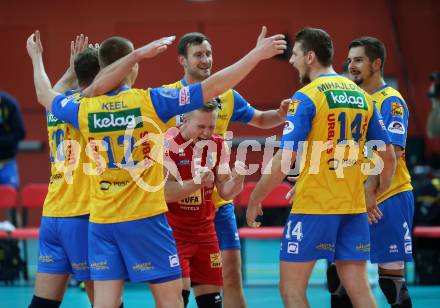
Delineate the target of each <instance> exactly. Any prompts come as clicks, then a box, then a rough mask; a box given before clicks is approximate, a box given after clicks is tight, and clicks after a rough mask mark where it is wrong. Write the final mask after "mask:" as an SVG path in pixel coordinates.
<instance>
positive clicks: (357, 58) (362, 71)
mask: <svg viewBox="0 0 440 308" xmlns="http://www.w3.org/2000/svg"><path fill="white" fill-rule="evenodd" d="M347 63H348V72H349V77H350V79H351V80H353V81H354V82H355V83H356V84H357V85H362V84H363V83H365V82H367V81H368V80H369V79H370V78H371V77H372V76H373V75H374V73H375V71H376V70H377V69H375V68H374V65H373V63H372V62H371V61H370V59H369V58H368V57H367V55H366V53H365V47H363V46H359V47H352V48H350V50H349V52H348V57H347Z"/></svg>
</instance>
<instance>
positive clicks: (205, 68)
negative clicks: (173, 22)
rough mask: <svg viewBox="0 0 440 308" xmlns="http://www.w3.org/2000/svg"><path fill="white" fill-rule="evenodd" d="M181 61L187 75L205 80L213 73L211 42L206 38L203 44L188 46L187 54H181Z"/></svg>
mask: <svg viewBox="0 0 440 308" xmlns="http://www.w3.org/2000/svg"><path fill="white" fill-rule="evenodd" d="M179 61H180V63H181V64H182V65H183V67H184V69H185V74H186V75H189V76H190V77H191V78H192V79H194V80H197V81H202V80H205V79H206V78H208V77H209V76H210V75H211V68H212V48H211V44H210V43H209V42H208V41H206V40H204V41H203V42H202V43H201V44H197V45H196V44H191V45H189V46H187V52H186V56H182V55H181V56H179Z"/></svg>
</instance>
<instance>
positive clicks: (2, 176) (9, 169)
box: [0, 158, 20, 189]
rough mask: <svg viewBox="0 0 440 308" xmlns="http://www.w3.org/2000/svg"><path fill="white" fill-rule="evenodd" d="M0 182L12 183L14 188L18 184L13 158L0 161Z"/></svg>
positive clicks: (3, 183) (4, 183) (15, 163)
mask: <svg viewBox="0 0 440 308" xmlns="http://www.w3.org/2000/svg"><path fill="white" fill-rule="evenodd" d="M0 184H2V185H12V186H14V187H15V189H18V187H19V186H20V180H19V178H18V169H17V162H16V160H15V158H14V159H9V160H6V161H4V162H0Z"/></svg>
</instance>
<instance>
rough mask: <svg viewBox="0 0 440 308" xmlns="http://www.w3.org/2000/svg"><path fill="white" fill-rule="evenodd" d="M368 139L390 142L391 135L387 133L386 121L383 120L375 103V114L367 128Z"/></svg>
mask: <svg viewBox="0 0 440 308" xmlns="http://www.w3.org/2000/svg"><path fill="white" fill-rule="evenodd" d="M366 137H367V141H370V140H381V141H383V142H385V143H386V144H390V143H391V140H390V136H389V135H388V133H387V130H386V126H385V123H384V122H383V119H382V116H381V115H380V113H379V111H378V110H377V108H376V105H375V104H373V116H372V117H371V119H370V122H369V123H368V129H367V136H366Z"/></svg>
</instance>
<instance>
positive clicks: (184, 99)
mask: <svg viewBox="0 0 440 308" xmlns="http://www.w3.org/2000/svg"><path fill="white" fill-rule="evenodd" d="M189 103H191V100H190V93H189V87H184V88H182V89H180V92H179V106H185V105H188V104H189Z"/></svg>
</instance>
